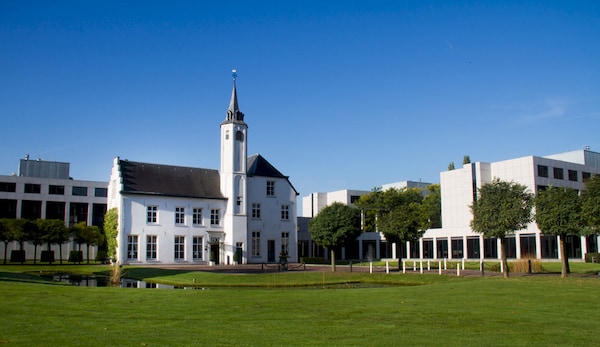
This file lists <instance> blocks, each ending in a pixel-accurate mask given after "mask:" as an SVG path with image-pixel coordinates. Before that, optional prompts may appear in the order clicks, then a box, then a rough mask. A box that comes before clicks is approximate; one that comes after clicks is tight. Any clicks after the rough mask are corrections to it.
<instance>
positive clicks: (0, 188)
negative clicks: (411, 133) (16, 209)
mask: <svg viewBox="0 0 600 347" xmlns="http://www.w3.org/2000/svg"><path fill="white" fill-rule="evenodd" d="M16 191H17V184H16V183H13V182H0V192H9V193H15V192H16Z"/></svg>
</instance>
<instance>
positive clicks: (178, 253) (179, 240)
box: [173, 235, 185, 260]
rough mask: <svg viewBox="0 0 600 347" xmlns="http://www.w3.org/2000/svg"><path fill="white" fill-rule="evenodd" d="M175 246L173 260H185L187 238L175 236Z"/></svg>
mask: <svg viewBox="0 0 600 347" xmlns="http://www.w3.org/2000/svg"><path fill="white" fill-rule="evenodd" d="M173 246H174V247H173V258H174V259H175V260H185V236H183V235H175V236H174V238H173Z"/></svg>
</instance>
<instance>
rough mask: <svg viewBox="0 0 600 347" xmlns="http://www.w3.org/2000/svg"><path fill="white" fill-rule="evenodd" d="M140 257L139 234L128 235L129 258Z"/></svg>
mask: <svg viewBox="0 0 600 347" xmlns="http://www.w3.org/2000/svg"><path fill="white" fill-rule="evenodd" d="M137 258H138V236H137V235H129V236H127V259H137Z"/></svg>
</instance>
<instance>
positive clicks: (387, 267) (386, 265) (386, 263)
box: [385, 260, 390, 274]
mask: <svg viewBox="0 0 600 347" xmlns="http://www.w3.org/2000/svg"><path fill="white" fill-rule="evenodd" d="M385 273H386V274H389V273H390V262H389V261H388V260H386V261H385Z"/></svg>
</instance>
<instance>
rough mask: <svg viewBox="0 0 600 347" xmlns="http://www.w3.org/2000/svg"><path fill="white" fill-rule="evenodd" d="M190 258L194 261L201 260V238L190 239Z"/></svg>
mask: <svg viewBox="0 0 600 347" xmlns="http://www.w3.org/2000/svg"><path fill="white" fill-rule="evenodd" d="M192 256H193V257H194V260H198V259H200V260H201V259H202V237H200V236H194V238H193V239H192Z"/></svg>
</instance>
